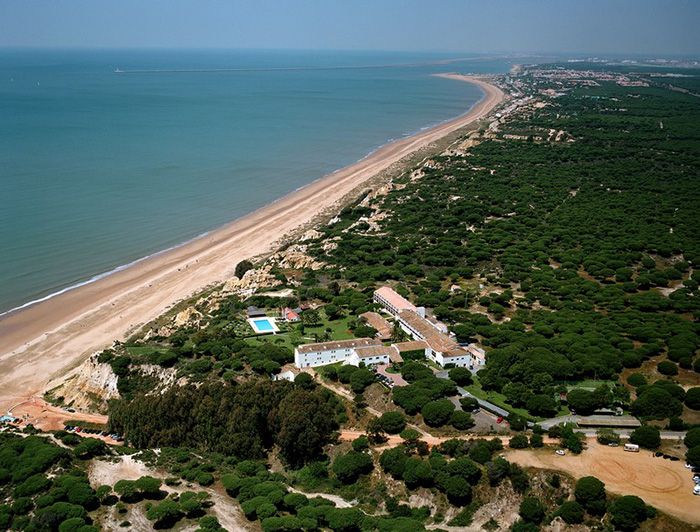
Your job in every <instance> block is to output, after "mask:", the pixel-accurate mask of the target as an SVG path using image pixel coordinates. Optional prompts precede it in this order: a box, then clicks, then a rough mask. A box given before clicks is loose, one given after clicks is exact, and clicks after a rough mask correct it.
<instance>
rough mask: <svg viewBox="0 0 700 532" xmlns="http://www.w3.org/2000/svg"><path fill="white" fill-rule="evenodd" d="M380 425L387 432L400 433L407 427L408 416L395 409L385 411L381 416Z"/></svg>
mask: <svg viewBox="0 0 700 532" xmlns="http://www.w3.org/2000/svg"><path fill="white" fill-rule="evenodd" d="M379 426H380V427H381V429H382V430H383V431H384V432H386V433H387V434H398V433H399V432H401V431H402V430H403V429H405V428H406V417H405V416H404V415H403V414H402V413H401V412H398V411H395V410H393V411H390V412H384V413H383V414H382V415H381V416H380V418H379Z"/></svg>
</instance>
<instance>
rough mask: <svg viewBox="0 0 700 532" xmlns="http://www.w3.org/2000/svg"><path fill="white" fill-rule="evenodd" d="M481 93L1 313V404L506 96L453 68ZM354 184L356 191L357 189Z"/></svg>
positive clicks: (58, 376)
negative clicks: (118, 265) (447, 113)
mask: <svg viewBox="0 0 700 532" xmlns="http://www.w3.org/2000/svg"><path fill="white" fill-rule="evenodd" d="M442 76H443V77H448V78H450V79H456V80H461V81H466V82H469V83H474V84H476V85H478V86H479V87H480V88H481V89H482V90H483V91H484V97H483V98H482V99H481V100H480V101H479V102H478V103H477V104H476V105H475V106H474V107H472V109H471V110H470V111H469V112H468V113H466V114H464V115H462V116H460V117H457V118H455V119H453V120H450V121H448V122H444V123H442V124H439V125H437V126H435V127H433V128H430V129H427V130H425V131H422V132H420V133H418V134H416V135H413V136H411V137H408V138H404V139H400V140H397V141H394V142H391V143H389V144H386V145H385V146H383V147H381V148H380V149H378V150H377V151H375V152H373V153H372V154H370V155H369V156H367V157H366V158H364V159H362V160H361V161H358V162H357V163H355V164H352V165H350V166H347V167H345V168H342V169H340V170H338V171H336V172H334V173H332V174H329V175H328V176H326V177H323V178H321V179H319V180H317V181H315V182H313V183H311V184H309V185H307V186H305V187H303V188H302V189H300V190H298V191H296V192H294V193H292V194H289V195H287V196H285V197H283V198H281V199H280V200H278V201H276V202H274V203H272V204H269V205H267V206H265V207H263V208H261V209H259V210H257V211H255V212H253V213H251V214H249V215H247V216H245V217H243V218H240V219H238V220H236V221H234V222H232V223H230V224H228V225H226V226H224V227H221V228H220V229H217V230H215V231H212V232H211V233H209V234H207V235H206V236H204V237H201V238H199V239H196V240H193V241H191V242H189V243H187V244H185V245H183V246H180V247H178V248H175V249H172V250H169V251H167V252H164V253H161V254H159V255H155V256H153V257H150V258H148V259H146V260H143V261H141V262H138V263H136V264H134V265H133V266H131V267H129V268H126V269H125V270H122V271H119V272H116V273H114V274H112V275H109V276H107V277H104V278H102V279H100V280H98V281H95V282H94V283H91V284H87V285H84V286H81V287H79V288H76V289H74V290H70V291H68V292H65V293H63V294H60V295H58V296H56V297H54V298H52V299H49V300H46V301H43V302H41V303H37V304H35V305H33V306H30V307H27V308H25V309H22V310H19V311H16V312H13V313H10V314H7V315H5V316H3V317H1V318H0V410H2V411H4V410H7V409H8V408H10V407H11V406H12V405H15V404H17V403H20V402H22V401H23V400H26V399H27V398H28V397H31V396H33V395H35V394H37V393H40V392H42V391H43V390H45V389H50V388H52V387H54V386H56V385H58V384H59V383H60V382H61V380H62V379H63V378H65V376H66V375H67V374H69V373H70V369H72V368H74V367H76V366H77V365H78V364H79V363H80V362H82V361H83V360H84V359H85V358H86V357H87V356H88V355H89V354H91V353H93V352H95V351H97V350H100V349H104V348H106V347H108V346H110V345H111V344H112V342H113V341H115V340H124V339H126V338H128V337H129V336H130V335H131V334H133V332H135V331H136V330H138V329H139V328H140V327H142V326H143V325H145V324H146V323H148V322H150V321H152V320H154V319H155V318H157V317H158V316H160V315H161V314H163V313H164V312H165V311H167V310H168V309H169V308H171V307H172V306H173V305H174V304H176V303H177V302H178V301H181V300H183V299H185V298H188V297H190V296H192V295H194V294H196V293H197V292H199V291H201V290H203V289H204V288H206V287H207V286H210V285H213V284H217V283H220V282H223V281H224V280H226V279H228V278H230V277H232V276H233V270H234V268H235V266H236V264H237V263H238V262H240V261H241V260H243V259H246V258H252V257H258V256H261V255H264V254H267V253H270V252H272V251H274V248H275V244H276V243H278V242H279V240H280V239H281V238H282V237H283V236H285V235H289V234H292V233H293V232H295V231H298V230H299V229H300V228H304V227H307V226H308V225H309V224H311V223H312V222H314V221H317V220H318V217H319V215H321V214H322V213H326V212H328V211H329V210H330V209H332V208H336V209H337V208H339V207H340V205H341V204H342V202H343V201H347V199H348V198H349V197H351V196H352V195H353V194H357V193H358V192H359V191H360V190H362V187H363V186H365V187H366V186H367V184H368V181H369V180H371V179H372V178H375V177H377V176H378V175H380V174H382V173H383V172H386V171H387V170H389V169H390V168H392V167H394V166H395V165H396V164H397V163H398V162H399V161H401V160H402V159H404V158H407V157H409V156H411V155H415V154H416V152H418V151H419V150H422V149H425V148H426V147H428V146H430V145H431V144H432V143H435V142H437V141H439V140H440V139H443V138H444V137H446V136H449V135H450V134H452V133H454V132H455V131H457V130H459V129H462V128H465V127H467V126H469V125H470V124H472V123H473V122H475V121H477V120H479V119H481V118H483V117H484V116H486V115H487V114H488V113H489V112H490V111H491V110H492V109H493V108H494V107H495V106H496V105H497V104H498V103H500V102H501V101H502V100H503V98H504V97H505V96H504V94H503V92H502V91H501V90H500V89H498V88H497V87H495V86H493V85H490V84H489V83H487V82H485V81H483V80H479V79H476V78H472V77H467V76H461V75H458V74H443V75H442ZM358 189H359V190H358Z"/></svg>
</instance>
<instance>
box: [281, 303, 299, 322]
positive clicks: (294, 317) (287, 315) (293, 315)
mask: <svg viewBox="0 0 700 532" xmlns="http://www.w3.org/2000/svg"><path fill="white" fill-rule="evenodd" d="M282 318H283V319H284V321H286V322H287V323H296V322H298V321H299V313H298V312H296V311H294V310H292V309H290V308H289V307H286V308H284V309H283V310H282Z"/></svg>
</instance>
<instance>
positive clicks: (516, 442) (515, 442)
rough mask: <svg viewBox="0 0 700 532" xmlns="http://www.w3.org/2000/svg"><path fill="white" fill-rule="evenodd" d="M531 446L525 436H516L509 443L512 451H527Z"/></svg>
mask: <svg viewBox="0 0 700 532" xmlns="http://www.w3.org/2000/svg"><path fill="white" fill-rule="evenodd" d="M529 444H530V442H529V441H528V439H527V436H526V435H525V434H516V435H515V436H513V437H512V438H511V439H510V441H509V442H508V447H510V448H511V449H525V448H526V447H528V446H529Z"/></svg>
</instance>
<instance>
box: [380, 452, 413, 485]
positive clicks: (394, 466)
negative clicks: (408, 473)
mask: <svg viewBox="0 0 700 532" xmlns="http://www.w3.org/2000/svg"><path fill="white" fill-rule="evenodd" d="M407 460H408V457H407V456H406V452H405V449H404V448H403V447H402V446H399V447H394V448H393V449H387V450H386V451H384V452H382V454H381V456H380V457H379V465H381V466H382V469H383V470H384V471H385V472H387V473H389V474H390V475H391V476H392V477H394V478H401V477H402V476H403V472H404V469H405V467H406V461H407Z"/></svg>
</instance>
